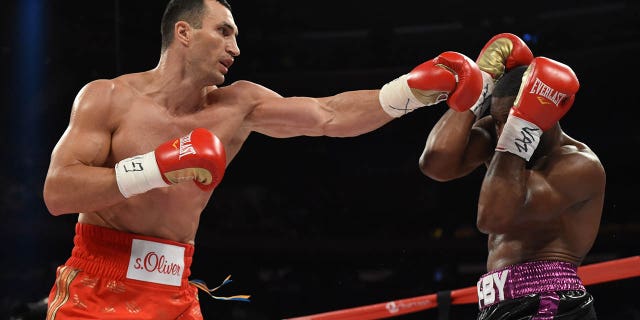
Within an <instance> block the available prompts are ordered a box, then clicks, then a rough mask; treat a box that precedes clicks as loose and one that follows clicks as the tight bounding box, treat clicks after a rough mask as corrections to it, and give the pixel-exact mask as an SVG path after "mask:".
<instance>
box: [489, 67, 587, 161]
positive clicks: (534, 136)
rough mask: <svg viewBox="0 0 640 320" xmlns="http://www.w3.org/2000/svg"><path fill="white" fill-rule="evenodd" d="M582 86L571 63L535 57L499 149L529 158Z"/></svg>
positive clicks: (564, 112)
mask: <svg viewBox="0 0 640 320" xmlns="http://www.w3.org/2000/svg"><path fill="white" fill-rule="evenodd" d="M579 88H580V83H579V82H578V77H577V76H576V74H575V73H574V72H573V70H571V68H570V67H569V66H567V65H565V64H562V63H560V62H557V61H554V60H551V59H549V58H545V57H537V58H535V59H534V60H533V61H532V62H531V64H530V65H529V68H528V69H527V71H526V72H525V73H524V75H523V76H522V84H521V85H520V91H519V92H518V95H517V96H516V99H515V101H514V105H513V107H512V108H511V112H510V113H509V117H508V118H507V121H506V123H505V125H504V128H503V130H502V134H501V135H500V138H499V139H498V144H497V146H496V151H507V152H511V153H514V154H516V155H519V156H521V157H523V158H525V159H526V160H527V161H528V160H529V158H530V157H531V155H532V154H533V151H534V150H535V148H536V147H537V146H538V142H539V140H540V139H539V138H540V136H541V135H542V131H544V130H548V129H550V128H551V127H553V126H554V125H555V124H556V122H558V120H560V119H561V118H562V117H563V116H564V115H565V114H566V113H567V111H569V109H570V108H571V106H572V105H573V101H574V100H575V95H576V93H577V92H578V89H579Z"/></svg>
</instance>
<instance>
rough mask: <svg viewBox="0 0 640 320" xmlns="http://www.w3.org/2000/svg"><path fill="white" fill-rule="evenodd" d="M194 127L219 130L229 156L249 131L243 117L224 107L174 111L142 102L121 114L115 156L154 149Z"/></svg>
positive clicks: (115, 134) (114, 142)
mask: <svg viewBox="0 0 640 320" xmlns="http://www.w3.org/2000/svg"><path fill="white" fill-rule="evenodd" d="M195 128H206V129H208V130H210V131H212V132H213V133H214V134H216V136H218V138H220V140H221V141H222V142H223V144H224V146H225V149H226V151H227V156H228V158H229V160H230V159H231V158H232V157H233V156H234V155H235V154H236V153H237V150H238V149H239V147H240V145H241V144H242V143H243V142H244V140H245V139H246V135H245V134H243V133H242V118H241V117H237V116H235V115H234V114H233V113H232V112H226V111H225V110H224V109H223V108H209V109H204V110H199V111H196V112H193V113H189V114H181V115H173V114H170V113H168V112H167V111H166V110H164V109H162V108H161V107H155V106H146V107H145V106H143V105H141V106H137V107H136V109H134V110H131V111H130V112H127V114H126V115H123V116H122V117H121V119H120V122H119V125H118V128H117V130H116V132H114V134H113V137H112V145H111V155H112V159H113V161H119V159H123V158H126V157H130V156H133V155H136V154H142V153H146V152H149V151H152V150H154V149H155V148H157V147H158V146H159V145H161V144H162V143H164V142H166V141H169V140H173V139H176V138H179V137H182V136H184V135H186V134H188V133H189V132H190V131H191V130H193V129H195ZM229 156H231V157H229Z"/></svg>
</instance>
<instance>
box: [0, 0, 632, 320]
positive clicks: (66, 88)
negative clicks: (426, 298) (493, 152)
mask: <svg viewBox="0 0 640 320" xmlns="http://www.w3.org/2000/svg"><path fill="white" fill-rule="evenodd" d="M230 3H231V5H232V8H233V13H234V17H235V21H236V23H237V24H238V26H239V30H240V36H239V38H238V41H239V46H240V49H241V51H242V54H241V55H240V57H238V58H237V59H236V62H235V64H234V65H233V67H232V68H231V70H230V73H229V75H228V77H227V83H231V82H233V81H235V80H240V79H246V80H251V81H254V82H257V83H259V84H262V85H264V86H267V87H269V88H271V89H273V90H275V91H277V92H279V93H280V94H282V95H285V96H293V95H297V96H326V95H331V94H334V93H338V92H340V91H344V90H355V89H375V88H380V87H381V86H382V85H383V84H384V83H385V82H387V81H389V80H391V79H393V78H395V77H396V76H399V75H400V74H402V73H406V72H408V71H409V70H411V69H412V68H413V67H414V66H415V65H417V64H419V63H421V62H423V61H426V60H429V59H431V58H433V57H435V56H436V55H438V54H439V53H441V52H443V51H448V50H453V51H458V52H461V53H464V54H466V55H468V56H469V57H471V58H472V59H475V58H476V57H477V55H478V53H479V51H480V49H481V48H482V46H483V45H484V43H485V42H486V41H487V40H488V39H490V38H491V37H492V36H493V35H495V34H497V33H501V32H511V33H514V34H517V35H519V36H520V37H522V38H523V39H524V40H525V41H526V42H527V43H528V44H529V46H530V47H531V49H532V51H533V53H534V55H536V56H547V57H550V58H553V59H556V60H559V61H562V62H564V63H566V64H568V65H570V66H571V67H572V68H573V69H574V71H575V72H576V74H577V76H578V78H579V79H580V84H581V87H580V91H579V93H578V96H577V99H576V102H575V104H574V106H573V108H572V109H571V110H570V111H569V113H568V114H567V115H566V116H565V117H564V118H563V120H562V121H561V123H562V126H563V129H564V130H565V131H566V132H567V133H568V134H569V135H571V136H572V137H574V138H576V139H578V140H581V141H584V142H586V143H587V144H588V145H590V147H591V148H592V149H593V150H595V152H596V153H597V154H598V155H599V156H600V158H601V160H602V162H603V164H604V166H605V169H606V170H607V193H606V201H605V205H604V211H603V216H602V223H601V226H600V233H599V236H598V238H597V240H596V243H595V245H594V247H593V249H592V251H591V253H590V254H589V255H588V256H587V258H586V260H585V261H584V264H592V263H598V262H603V261H609V260H614V259H620V258H625V257H631V256H636V255H638V254H639V253H640V204H639V203H638V198H637V197H638V195H637V194H638V191H640V174H639V173H638V172H639V171H638V162H639V161H640V160H638V157H637V154H638V149H639V147H640V131H639V130H638V127H639V126H638V122H639V121H640V118H639V117H638V115H639V111H638V109H639V108H640V104H639V103H638V95H639V90H638V86H639V85H640V82H639V81H638V77H639V76H640V68H639V65H640V64H639V62H638V60H639V59H640V14H639V12H640V5H639V4H638V2H637V1H615V0H614V1H580V2H578V1H575V2H569V1H567V2H563V1H546V0H544V1H535V2H531V3H526V2H516V1H513V2H511V3H509V2H503V3H496V2H466V1H458V0H451V1H440V2H430V1H382V2H379V1H348V0H342V1H334V0H330V1H301V0H298V1H294V0H284V1H283V0H280V1H275V0H262V1H247V0H235V1H234V0H231V1H230ZM165 4H166V1H164V0H163V1H160V0H153V1H152V0H131V1H120V0H113V1H77V0H71V1H46V0H20V1H17V0H9V1H3V4H2V7H3V9H2V15H3V19H2V31H3V37H2V42H1V43H0V55H1V59H0V60H1V61H2V62H3V67H2V77H3V84H2V112H3V113H2V114H3V119H4V125H2V129H1V130H2V136H1V137H2V139H0V143H1V147H2V153H1V157H2V158H1V165H2V170H0V181H1V183H2V187H1V188H0V207H1V208H2V209H1V213H2V215H1V217H2V218H1V221H2V223H1V224H0V225H1V226H2V227H1V228H2V229H1V232H0V237H1V238H0V239H1V240H2V243H3V245H2V246H1V249H0V252H1V254H2V263H1V269H0V270H1V271H0V283H1V284H2V290H1V291H0V292H1V293H0V307H1V308H0V311H1V314H0V318H2V319H43V318H44V317H43V314H42V313H41V311H42V309H41V307H42V304H41V303H40V304H38V302H39V301H41V300H42V299H43V298H45V297H46V296H47V295H48V293H49V290H50V288H51V286H52V284H53V280H54V275H55V268H56V267H57V266H58V265H60V264H62V263H64V261H65V260H66V258H67V257H68V255H69V254H70V250H71V248H72V245H73V243H72V239H73V232H74V230H73V226H74V224H75V221H76V219H77V215H65V216H60V217H54V216H51V215H50V214H49V213H48V211H47V209H46V207H45V205H44V201H43V199H42V188H43V182H44V178H45V175H46V171H47V167H48V163H49V157H50V154H51V151H52V149H53V147H54V145H55V143H56V142H57V140H58V138H59V137H60V135H61V134H62V133H63V131H64V129H65V127H66V125H67V122H68V120H69V115H70V108H71V104H72V102H73V99H74V97H75V95H76V93H77V92H78V90H79V89H80V88H81V87H82V86H83V85H84V84H85V83H87V82H89V81H91V80H94V79H98V78H113V77H116V76H118V75H120V74H122V73H129V72H138V71H144V70H148V69H151V68H154V67H155V66H156V63H157V59H158V57H159V53H160V32H159V29H160V18H161V15H162V11H163V8H164V6H165ZM446 109H447V106H446V105H445V104H444V103H441V104H439V105H436V106H432V107H428V108H423V109H420V110H418V111H416V112H413V113H410V114H409V115H407V116H405V117H402V118H400V119H397V120H394V121H392V122H391V123H389V124H387V125H386V126H383V127H381V128H380V129H378V130H376V131H374V132H371V133H368V134H364V135H361V136H358V137H354V138H326V137H315V138H311V137H298V138H290V139H275V138H269V137H266V136H263V135H260V134H255V133H254V134H252V136H251V137H250V138H249V139H248V141H247V142H246V144H245V146H244V150H243V151H241V152H240V154H239V155H238V156H237V157H236V159H235V160H234V162H233V163H232V164H231V165H230V166H229V168H228V170H227V173H226V176H225V178H224V181H223V182H222V184H221V185H220V186H219V187H218V189H216V190H215V192H214V194H213V197H212V199H213V200H212V202H210V203H209V206H208V207H207V208H206V209H205V212H204V213H203V216H202V219H201V221H200V228H199V233H198V236H197V238H196V247H197V250H196V254H195V262H194V265H193V268H192V275H193V277H194V278H199V279H202V280H205V281H207V283H208V284H209V285H210V286H215V285H217V284H218V282H219V281H222V280H223V279H224V278H225V277H226V276H227V275H229V274H231V275H232V279H233V280H234V281H233V282H232V283H231V284H229V285H227V286H225V287H224V288H223V289H221V290H220V292H219V294H220V295H233V294H251V295H252V297H251V300H252V301H251V302H250V303H245V302H237V301H218V300H213V299H210V298H209V297H208V296H206V295H202V294H201V296H200V302H201V307H202V312H203V313H204V315H205V318H206V319H256V320H260V319H283V318H291V317H298V316H304V315H309V314H315V313H321V312H327V311H333V310H339V309H346V308H353V307H357V306H363V305H369V304H375V303H380V302H385V301H391V300H396V299H402V298H410V297H414V296H420V295H426V294H431V293H435V292H439V291H442V290H452V289H458V288H463V287H468V286H473V285H475V282H476V280H477V278H478V277H479V276H480V275H481V274H482V273H484V268H485V266H484V261H485V259H486V236H485V235H484V234H481V233H480V232H478V231H477V229H476V228H475V212H476V203H477V197H478V192H479V188H480V182H481V179H482V177H483V174H484V170H481V169H478V170H477V171H476V172H474V173H473V174H472V175H470V176H468V177H465V178H462V179H459V180H456V181H452V182H447V183H442V182H437V181H434V180H431V179H429V178H427V177H426V176H424V175H422V173H421V172H420V171H419V169H418V158H419V156H420V154H421V152H422V150H423V147H424V142H425V140H426V137H427V134H428V133H429V130H430V128H431V127H432V126H433V125H434V124H435V122H436V121H437V119H438V118H439V116H440V115H442V113H443V112H444V111H445V110H446ZM132 139H135V137H132ZM605 272H606V270H605ZM588 289H589V290H590V291H591V292H592V294H593V295H594V296H595V299H596V309H597V311H598V313H599V317H600V319H604V320H617V319H624V320H627V319H640V305H639V304H638V303H637V301H638V293H639V292H640V280H639V278H637V277H636V278H630V279H624V280H619V281H615V282H609V283H603V284H597V285H593V286H589V287H588ZM475 314H476V305H474V304H467V305H461V306H453V307H452V309H451V315H450V316H451V319H474V317H475ZM437 317H438V311H437V310H435V309H432V310H427V311H423V312H418V313H414V314H408V315H403V316H398V317H396V318H398V319H437Z"/></svg>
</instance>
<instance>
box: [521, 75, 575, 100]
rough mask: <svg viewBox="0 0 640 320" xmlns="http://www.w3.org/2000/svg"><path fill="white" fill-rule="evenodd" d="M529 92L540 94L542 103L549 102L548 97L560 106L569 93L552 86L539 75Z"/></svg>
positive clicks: (539, 97) (539, 98)
mask: <svg viewBox="0 0 640 320" xmlns="http://www.w3.org/2000/svg"><path fill="white" fill-rule="evenodd" d="M529 93H533V94H536V95H538V97H537V99H538V101H539V102H540V104H549V102H547V99H548V100H550V101H551V102H553V104H555V105H556V106H558V105H559V104H560V102H562V101H563V100H564V99H565V98H566V97H567V94H564V93H562V92H559V91H557V90H556V89H553V88H551V87H550V86H548V85H547V84H545V83H544V82H542V81H541V80H540V79H539V78H537V77H536V80H535V82H534V83H533V85H532V86H531V91H529ZM545 98H546V99H545Z"/></svg>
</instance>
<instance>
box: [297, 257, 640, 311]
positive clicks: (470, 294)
mask: <svg viewBox="0 0 640 320" xmlns="http://www.w3.org/2000/svg"><path fill="white" fill-rule="evenodd" d="M578 275H579V276H580V278H581V279H582V282H583V284H584V285H585V286H588V285H593V284H598V283H603V282H609V281H615V280H621V279H627V278H633V277H637V276H640V256H633V257H628V258H622V259H617V260H611V261H606V262H600V263H594V264H589V265H584V266H581V267H579V268H578ZM438 301H441V303H440V304H441V305H442V304H451V305H460V304H470V303H477V302H478V293H477V288H476V286H472V287H467V288H462V289H457V290H451V291H441V292H438V293H433V294H429V295H424V296H418V297H413V298H406V299H400V300H393V301H387V302H382V303H376V304H372V305H367V306H361V307H355V308H350V309H342V310H336V311H330V312H324V313H318V314H313V315H308V316H301V317H295V318H289V319H287V320H368V319H384V318H390V317H396V316H399V315H403V314H408V313H414V312H419V311H423V310H428V309H432V308H435V307H437V306H438V305H439V303H438Z"/></svg>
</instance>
